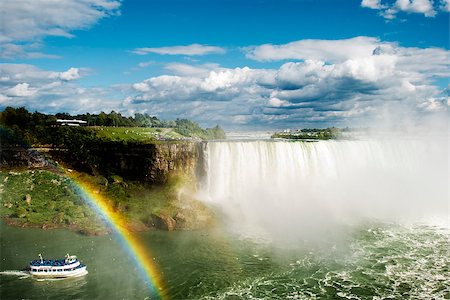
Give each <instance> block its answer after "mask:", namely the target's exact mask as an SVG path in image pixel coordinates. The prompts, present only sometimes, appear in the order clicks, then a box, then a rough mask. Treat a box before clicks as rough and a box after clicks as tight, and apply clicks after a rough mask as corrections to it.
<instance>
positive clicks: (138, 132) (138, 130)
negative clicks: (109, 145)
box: [88, 126, 185, 143]
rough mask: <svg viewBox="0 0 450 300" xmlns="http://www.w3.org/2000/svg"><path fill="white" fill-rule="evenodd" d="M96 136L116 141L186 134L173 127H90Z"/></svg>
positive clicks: (152, 138)
mask: <svg viewBox="0 0 450 300" xmlns="http://www.w3.org/2000/svg"><path fill="white" fill-rule="evenodd" d="M88 128H90V129H91V130H93V131H94V132H95V134H96V136H97V137H98V138H100V139H103V140H108V141H115V142H123V141H126V142H140V143H146V142H152V141H156V140H161V139H168V140H182V139H185V137H184V136H182V135H181V134H179V133H177V132H175V131H174V130H173V129H172V128H149V127H104V126H95V127H88Z"/></svg>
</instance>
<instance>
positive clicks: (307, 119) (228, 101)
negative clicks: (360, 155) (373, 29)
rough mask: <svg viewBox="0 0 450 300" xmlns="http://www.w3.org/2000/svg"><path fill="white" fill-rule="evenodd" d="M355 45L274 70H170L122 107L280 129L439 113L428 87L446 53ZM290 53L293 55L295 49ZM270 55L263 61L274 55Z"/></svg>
mask: <svg viewBox="0 0 450 300" xmlns="http://www.w3.org/2000/svg"><path fill="white" fill-rule="evenodd" d="M359 40H360V41H361V42H362V44H363V46H360V47H356V48H357V49H364V51H361V50H356V51H354V52H353V53H354V57H351V55H350V54H347V55H344V54H342V53H341V51H340V50H339V49H337V47H335V49H337V50H336V51H337V53H332V50H331V49H332V48H333V47H331V46H330V45H327V46H329V47H330V49H322V51H321V52H320V51H319V53H313V54H312V55H311V56H313V57H314V59H310V58H308V55H307V53H308V52H307V51H305V50H304V49H301V51H303V52H302V56H301V57H302V58H303V59H304V61H301V62H286V63H284V64H283V65H282V66H281V67H280V68H279V69H252V68H248V67H244V68H234V69H227V68H221V67H219V66H216V67H215V68H214V67H213V66H211V69H207V68H204V69H203V68H202V67H201V66H202V65H200V66H198V65H197V66H195V65H193V66H189V65H185V64H175V65H169V66H167V69H168V70H169V71H172V72H174V73H176V75H170V76H169V75H162V76H156V77H151V78H149V79H147V80H144V81H142V82H138V83H136V84H134V85H133V91H134V93H132V94H131V96H129V97H127V98H126V101H124V105H126V106H130V107H134V108H135V110H142V109H148V110H149V111H153V112H155V113H158V114H159V115H160V116H162V117H165V118H173V117H179V116H180V115H181V116H186V117H195V118H196V120H198V121H203V122H208V123H209V124H211V123H212V122H220V123H221V124H226V125H229V126H233V124H234V125H254V126H274V125H276V124H283V126H285V125H286V124H287V123H286V122H303V123H304V124H305V123H307V124H317V123H328V124H334V125H336V124H339V122H344V120H358V119H361V120H363V119H366V118H370V117H375V116H377V115H380V114H382V113H384V112H385V111H398V112H399V114H412V115H414V114H416V113H419V112H420V111H427V112H432V111H438V110H439V109H441V110H442V109H443V108H446V107H444V106H442V105H441V104H439V103H441V102H442V101H441V102H439V101H438V102H430V101H429V99H438V98H439V97H441V96H440V95H441V94H442V90H441V89H440V88H439V87H438V86H436V85H434V81H435V80H436V79H438V78H447V77H449V76H450V67H449V65H448V61H449V60H450V51H447V50H444V49H440V48H426V49H421V48H406V47H400V46H398V45H396V44H395V43H385V42H382V41H379V40H377V39H373V38H362V39H359ZM367 41H370V43H369V45H370V47H368V46H367V44H368V43H367ZM327 42H329V41H327ZM345 42H347V40H344V43H345ZM352 42H355V41H354V40H353V41H352ZM318 44H320V45H324V43H320V42H319V41H318ZM300 45H301V47H303V48H304V47H305V46H304V45H303V44H302V43H300ZM280 48H281V49H280V51H282V52H283V55H282V56H283V57H285V58H286V57H289V56H288V55H286V49H284V47H280ZM316 48H317V45H313V43H312V42H310V43H309V44H308V51H309V50H310V49H316ZM292 53H294V55H295V56H296V57H299V56H298V53H299V52H298V51H297V52H295V51H294V52H291V54H290V55H292ZM272 55H273V56H265V57H266V58H267V57H272V58H273V57H280V56H279V55H278V54H277V53H273V52H272ZM294 55H293V56H294ZM316 57H320V58H323V59H326V60H327V61H328V62H326V61H325V60H319V59H316ZM330 61H333V62H330ZM424 62H426V63H424ZM439 99H440V98H439ZM423 103H425V104H423Z"/></svg>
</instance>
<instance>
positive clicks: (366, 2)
mask: <svg viewBox="0 0 450 300" xmlns="http://www.w3.org/2000/svg"><path fill="white" fill-rule="evenodd" d="M361 6H362V7H368V8H371V9H380V8H382V6H381V3H380V0H362V2H361Z"/></svg>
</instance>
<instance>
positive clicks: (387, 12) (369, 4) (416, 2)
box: [361, 0, 450, 20]
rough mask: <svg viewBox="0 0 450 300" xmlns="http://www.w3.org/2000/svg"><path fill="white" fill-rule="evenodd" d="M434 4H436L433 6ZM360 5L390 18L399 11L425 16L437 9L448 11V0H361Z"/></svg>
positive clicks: (431, 15) (430, 15)
mask: <svg viewBox="0 0 450 300" xmlns="http://www.w3.org/2000/svg"><path fill="white" fill-rule="evenodd" d="M434 4H436V5H435V6H434ZM361 6H362V7H366V8H370V9H376V10H380V15H381V16H383V17H384V18H385V19H388V20H391V19H394V18H395V17H396V15H397V14H398V13H399V12H406V13H417V14H423V15H424V16H425V17H434V16H436V14H437V11H438V10H442V11H444V12H449V8H450V5H449V0H441V1H440V3H439V1H433V0H396V1H395V2H393V3H388V2H386V3H385V4H381V1H380V0H362V2H361Z"/></svg>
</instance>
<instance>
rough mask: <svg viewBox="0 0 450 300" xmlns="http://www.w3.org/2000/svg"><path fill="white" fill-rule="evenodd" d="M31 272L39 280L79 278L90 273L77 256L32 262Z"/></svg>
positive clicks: (41, 259) (40, 258)
mask: <svg viewBox="0 0 450 300" xmlns="http://www.w3.org/2000/svg"><path fill="white" fill-rule="evenodd" d="M28 270H29V272H30V274H31V275H33V276H36V277H39V278H67V277H78V276H83V275H86V274H87V273H88V271H87V270H86V266H85V265H83V264H82V263H80V261H79V260H78V258H77V257H76V256H75V255H69V254H66V257H65V258H63V259H43V258H42V255H41V254H39V259H37V260H33V261H32V262H30V266H29V269H28Z"/></svg>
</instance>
